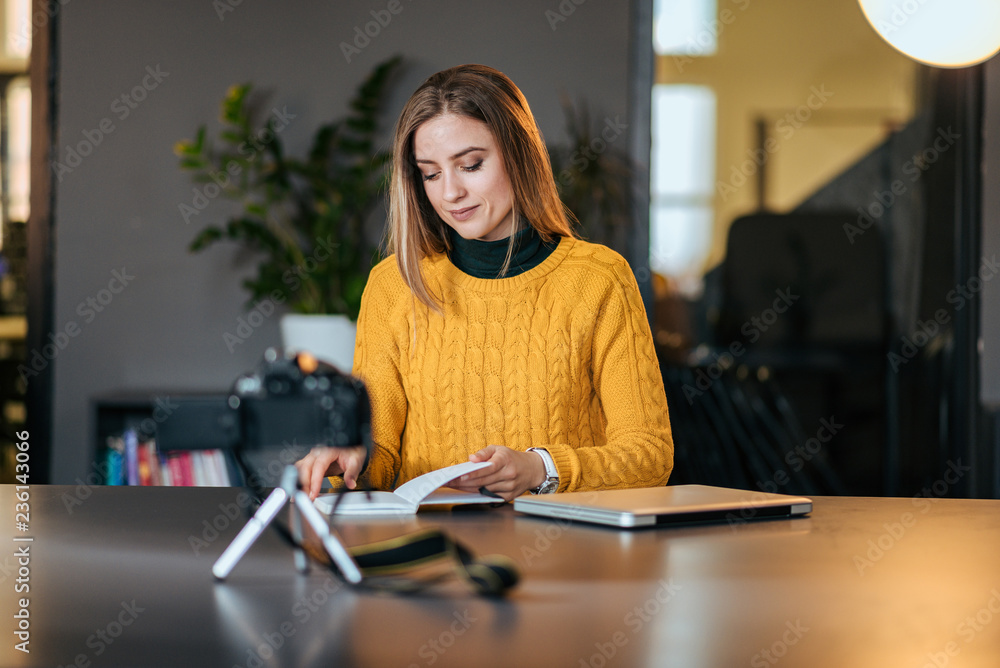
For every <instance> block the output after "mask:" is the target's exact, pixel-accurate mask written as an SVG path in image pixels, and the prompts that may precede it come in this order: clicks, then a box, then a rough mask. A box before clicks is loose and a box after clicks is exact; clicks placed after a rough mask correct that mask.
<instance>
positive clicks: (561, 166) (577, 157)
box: [549, 97, 635, 251]
mask: <svg viewBox="0 0 1000 668" xmlns="http://www.w3.org/2000/svg"><path fill="white" fill-rule="evenodd" d="M563 114H564V117H565V119H566V126H565V127H566V135H567V136H568V137H569V143H568V144H567V145H559V146H550V147H549V155H550V158H551V160H552V172H553V174H554V176H555V179H556V187H557V188H558V190H559V196H560V198H561V199H562V201H563V203H564V204H565V205H566V206H567V207H568V208H569V210H570V211H572V212H573V214H574V215H575V216H576V218H577V220H578V221H579V223H580V227H579V231H580V234H581V235H582V236H583V237H584V238H587V239H590V240H591V241H595V242H597V243H601V244H605V245H608V246H611V247H612V248H617V249H618V250H621V251H624V248H625V245H626V244H627V241H628V236H629V230H630V229H631V226H632V177H633V175H634V171H635V170H634V169H633V162H632V159H631V158H630V157H629V155H628V152H627V150H626V142H627V137H626V135H625V133H624V130H625V129H626V128H627V126H623V125H620V124H619V123H618V122H617V119H614V120H613V119H610V118H608V119H604V120H603V121H599V122H598V123H597V124H596V125H595V123H594V122H593V120H592V119H591V115H590V110H589V108H588V107H587V104H586V103H585V102H580V103H578V104H577V105H575V106H574V105H573V104H572V103H571V102H570V101H569V99H567V98H565V97H564V98H563Z"/></svg>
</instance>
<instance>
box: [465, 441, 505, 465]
mask: <svg viewBox="0 0 1000 668" xmlns="http://www.w3.org/2000/svg"><path fill="white" fill-rule="evenodd" d="M502 450H509V448H506V447H504V446H502V445H487V446H486V447H485V448H483V449H482V450H479V451H478V452H473V453H472V454H471V455H469V461H470V462H485V461H489V460H490V459H491V458H492V457H493V456H494V455H495V454H496V453H497V452H498V451H502Z"/></svg>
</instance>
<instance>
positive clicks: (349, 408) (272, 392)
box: [156, 348, 371, 453]
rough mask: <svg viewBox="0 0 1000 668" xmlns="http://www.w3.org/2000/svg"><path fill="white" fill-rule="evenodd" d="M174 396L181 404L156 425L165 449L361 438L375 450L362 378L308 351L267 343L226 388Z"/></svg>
mask: <svg viewBox="0 0 1000 668" xmlns="http://www.w3.org/2000/svg"><path fill="white" fill-rule="evenodd" d="M173 400H174V401H175V402H176V404H177V408H176V409H175V410H174V411H173V413H172V414H171V415H170V417H169V418H168V419H166V420H165V421H163V422H162V423H160V424H158V425H157V434H156V438H157V447H158V448H159V449H160V450H161V451H167V450H191V449H212V448H221V449H225V450H233V451H236V450H243V451H260V450H265V449H275V448H286V447H288V446H290V445H297V446H306V447H311V446H317V445H319V446H329V447H351V446H357V445H363V446H365V448H366V450H367V451H368V452H369V453H370V452H371V409H370V405H369V403H368V392H367V391H366V390H365V386H364V384H363V383H362V382H361V381H360V380H358V379H357V378H354V377H353V376H350V375H348V374H345V373H342V372H341V371H339V370H338V369H337V368H336V367H334V366H332V365H330V364H325V363H323V362H318V361H317V360H316V359H315V358H313V357H311V356H310V355H308V354H306V353H299V354H298V355H296V356H295V357H291V358H289V357H285V356H283V355H280V354H279V353H278V351H277V350H275V349H274V348H269V349H268V350H267V351H266V352H265V353H264V360H263V361H262V362H261V363H260V364H259V365H258V367H257V368H256V369H255V370H254V371H252V372H250V373H247V374H244V375H242V376H240V377H239V378H237V379H236V381H235V382H234V383H233V386H232V390H231V391H230V393H229V394H228V395H221V394H215V395H203V396H189V397H175V398H174V399H173Z"/></svg>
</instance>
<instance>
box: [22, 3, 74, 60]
mask: <svg viewBox="0 0 1000 668" xmlns="http://www.w3.org/2000/svg"><path fill="white" fill-rule="evenodd" d="M69 2H70V0H49V2H39V3H33V6H34V7H35V11H34V12H33V13H32V15H31V21H30V22H29V21H28V20H27V19H22V20H21V22H20V25H18V27H17V32H13V33H10V34H9V35H8V36H7V39H8V42H9V43H10V44H11V46H13V47H14V50H15V51H23V50H24V49H26V48H27V47H28V45H29V44H31V41H32V40H33V39H34V37H35V35H36V34H38V31H39V30H41V29H42V28H44V27H45V26H47V25H48V24H49V21H51V20H52V19H54V18H55V17H56V15H57V14H58V13H59V10H60V9H62V8H63V7H64V6H66V5H68V4H69Z"/></svg>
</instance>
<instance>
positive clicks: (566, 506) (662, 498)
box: [514, 485, 812, 528]
mask: <svg viewBox="0 0 1000 668" xmlns="http://www.w3.org/2000/svg"><path fill="white" fill-rule="evenodd" d="M514 510H516V511H519V512H522V513H527V514H529V515H540V516H542V517H554V518H558V519H564V520H573V521H579V522H593V523H596V524H607V525H610V526H616V527H625V528H632V527H644V526H656V525H671V524H686V523H700V522H729V523H731V524H742V523H744V522H749V521H752V520H759V519H769V518H771V519H773V518H779V517H797V516H801V515H805V514H807V513H809V512H812V499H808V498H806V497H803V496H789V495H786V494H769V493H766V492H755V491H749V490H742V489H729V488H727V487H710V486H707V485H670V486H667V487H645V488H639V489H611V490H602V491H598V492H564V493H562V494H540V495H536V496H529V495H525V496H519V497H518V498H516V499H514Z"/></svg>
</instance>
